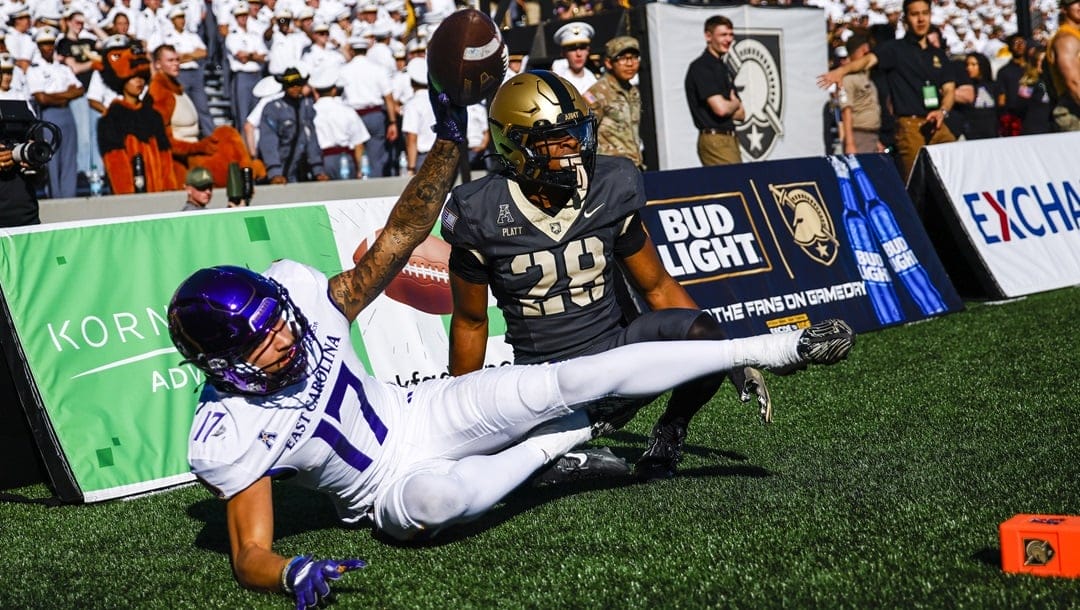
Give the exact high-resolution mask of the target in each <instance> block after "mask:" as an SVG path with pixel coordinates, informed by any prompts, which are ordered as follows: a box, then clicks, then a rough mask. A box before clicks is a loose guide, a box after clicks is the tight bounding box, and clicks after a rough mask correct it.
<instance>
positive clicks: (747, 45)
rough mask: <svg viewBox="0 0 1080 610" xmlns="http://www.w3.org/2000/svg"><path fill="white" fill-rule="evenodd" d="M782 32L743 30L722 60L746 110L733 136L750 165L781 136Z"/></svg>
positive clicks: (782, 92)
mask: <svg viewBox="0 0 1080 610" xmlns="http://www.w3.org/2000/svg"><path fill="white" fill-rule="evenodd" d="M781 33H782V30H757V29H755V30H745V31H742V32H739V33H738V38H739V40H738V41H737V42H736V43H735V44H734V45H732V46H731V50H730V51H729V52H728V53H727V55H726V57H725V60H726V61H727V64H728V67H729V68H730V69H731V72H732V74H734V79H733V80H734V81H735V88H736V89H737V90H738V92H739V97H740V98H741V99H742V102H743V108H745V110H746V119H745V120H744V121H743V122H741V123H739V124H737V126H736V128H735V135H736V137H738V138H739V146H740V147H741V148H742V150H743V153H745V154H747V155H749V156H750V158H751V160H753V161H760V160H761V159H764V158H765V157H767V156H768V155H769V153H770V152H771V151H772V149H773V146H775V144H776V138H778V137H780V136H782V135H784V124H783V112H784V86H783V85H784V81H783V75H782V74H781V71H780V49H781V40H780V37H781Z"/></svg>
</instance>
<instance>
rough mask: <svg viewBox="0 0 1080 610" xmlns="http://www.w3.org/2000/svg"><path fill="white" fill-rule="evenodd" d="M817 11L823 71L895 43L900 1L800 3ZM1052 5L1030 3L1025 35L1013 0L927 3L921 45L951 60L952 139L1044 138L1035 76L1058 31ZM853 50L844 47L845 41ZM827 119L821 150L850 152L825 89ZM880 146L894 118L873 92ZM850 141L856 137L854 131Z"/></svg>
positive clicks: (839, 105)
mask: <svg viewBox="0 0 1080 610" xmlns="http://www.w3.org/2000/svg"><path fill="white" fill-rule="evenodd" d="M806 3H807V4H809V5H814V6H819V7H821V8H823V9H824V10H825V14H826V19H827V27H828V41H829V53H830V57H829V60H830V67H836V66H839V65H842V64H843V63H845V62H848V61H850V60H851V55H852V51H853V50H855V48H857V47H859V46H861V44H862V42H863V41H866V42H868V43H869V47H868V49H869V50H870V51H872V50H873V48H874V47H875V46H876V45H878V44H880V43H881V42H884V41H886V40H890V39H893V38H902V37H903V36H904V34H905V32H906V29H905V27H904V24H903V18H902V15H903V3H902V0H807V2H806ZM1059 13H1060V9H1059V5H1058V2H1057V0H1036V1H1035V2H1032V3H1031V5H1030V13H1029V17H1030V26H1031V32H1030V34H1029V35H1027V36H1025V35H1022V34H1021V33H1020V32H1019V23H1018V15H1017V11H1016V3H1015V1H1014V0H991V1H990V2H985V1H976V0H932V1H931V2H930V23H931V34H930V37H929V40H930V41H931V43H932V44H934V45H935V46H937V47H939V48H941V49H942V50H943V51H944V52H945V53H946V54H947V55H948V57H949V60H950V62H951V66H950V68H951V78H952V79H953V80H954V81H955V84H956V105H955V107H954V112H952V113H951V114H950V116H949V117H948V118H947V119H946V123H947V124H948V126H949V128H950V130H951V131H952V132H953V133H954V134H955V135H956V136H957V137H958V138H960V139H968V140H974V139H983V138H991V137H1000V136H1015V135H1022V134H1024V135H1026V134H1036V133H1046V132H1048V131H1050V130H1051V125H1050V111H1051V103H1050V95H1049V94H1048V91H1047V86H1046V83H1045V79H1044V78H1043V76H1042V73H1043V69H1044V66H1043V57H1044V56H1045V54H1046V45H1047V44H1048V42H1049V41H1050V38H1051V36H1052V35H1053V33H1054V32H1055V31H1056V29H1057V26H1058V15H1059ZM852 42H856V43H858V44H855V45H852V44H850V43H852ZM833 93H834V95H833V98H832V100H831V102H830V110H829V112H828V116H829V118H830V119H831V120H832V122H833V126H834V129H832V130H831V131H830V134H829V136H827V138H828V139H829V141H828V142H827V148H828V149H830V150H832V151H836V152H840V151H844V150H846V151H849V152H850V151H852V150H853V148H854V146H853V145H852V144H851V143H850V142H849V143H846V144H845V142H844V141H843V135H844V133H845V130H847V133H848V135H849V137H850V135H851V133H850V130H848V129H847V128H848V127H849V126H847V125H845V124H844V123H843V116H844V114H843V110H844V108H845V106H848V105H849V104H850V101H849V100H848V99H847V98H850V97H852V90H851V89H850V87H849V88H848V91H847V92H841V91H840V90H839V89H837V90H834V91H833ZM879 93H880V97H881V100H880V102H881V103H880V112H881V113H882V115H883V116H882V120H881V121H874V122H873V124H875V125H877V124H880V130H881V133H880V136H881V143H880V144H879V146H878V148H879V149H880V150H885V151H893V150H895V148H894V147H895V143H896V142H895V139H894V136H895V125H894V117H891V116H889V115H890V107H891V103H890V100H889V99H888V92H887V91H880V92H879ZM855 135H856V136H858V135H859V134H858V133H856V134H855Z"/></svg>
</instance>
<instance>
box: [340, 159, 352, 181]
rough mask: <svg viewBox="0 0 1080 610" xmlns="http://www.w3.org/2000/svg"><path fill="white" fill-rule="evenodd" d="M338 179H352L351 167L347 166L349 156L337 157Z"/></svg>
mask: <svg viewBox="0 0 1080 610" xmlns="http://www.w3.org/2000/svg"><path fill="white" fill-rule="evenodd" d="M338 178H340V179H342V180H351V179H352V167H351V166H350V165H349V155H346V154H341V155H338Z"/></svg>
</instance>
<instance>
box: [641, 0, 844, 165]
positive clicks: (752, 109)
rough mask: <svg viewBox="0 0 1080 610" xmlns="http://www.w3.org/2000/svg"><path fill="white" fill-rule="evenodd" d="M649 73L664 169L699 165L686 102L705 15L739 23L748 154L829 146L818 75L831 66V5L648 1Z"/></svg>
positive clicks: (780, 155)
mask: <svg viewBox="0 0 1080 610" xmlns="http://www.w3.org/2000/svg"><path fill="white" fill-rule="evenodd" d="M646 15H647V16H646V18H647V20H648V33H649V49H651V52H650V53H649V63H650V66H649V73H650V76H651V78H652V93H653V99H654V101H655V108H656V112H655V115H656V133H657V136H658V138H657V140H658V142H657V146H658V147H659V149H658V150H657V153H658V155H659V162H660V167H659V169H661V170H669V169H684V168H688V167H701V161H699V160H698V156H697V137H698V131H697V128H695V127H694V122H693V120H692V119H691V118H690V110H689V106H688V105H687V102H686V90H685V88H684V82H685V80H686V69H687V68H688V67H689V66H690V62H692V61H694V60H695V59H697V57H698V56H700V55H701V54H702V53H703V52H704V51H705V33H704V31H705V20H706V19H708V18H709V17H711V16H713V15H724V16H726V17H728V18H729V19H731V21H732V22H733V23H734V26H735V27H734V30H735V43H734V44H733V45H732V47H731V50H730V51H729V52H728V54H727V63H728V65H729V67H730V69H731V72H732V73H733V74H734V75H735V86H736V87H737V88H738V89H739V90H740V97H741V99H742V101H743V106H744V108H745V109H746V119H745V120H744V121H742V122H740V123H738V124H737V126H736V136H737V137H738V139H739V144H740V147H741V148H742V158H743V161H744V162H751V161H765V160H775V159H791V158H796V157H820V156H822V155H823V154H824V153H825V142H824V118H823V113H824V105H825V102H826V101H827V99H828V95H827V94H826V93H825V92H824V91H822V90H821V89H819V88H818V87H817V84H816V83H815V76H817V75H818V74H821V73H823V72H825V70H826V69H828V57H829V51H828V49H827V47H826V40H825V12H824V11H823V10H822V9H819V8H812V7H785V8H783V9H776V8H763V7H755V6H749V5H747V6H728V7H712V6H710V7H695V6H680V5H672V4H664V3H659V2H652V3H649V4H648V5H646Z"/></svg>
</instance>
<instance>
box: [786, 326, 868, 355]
mask: <svg viewBox="0 0 1080 610" xmlns="http://www.w3.org/2000/svg"><path fill="white" fill-rule="evenodd" d="M853 345H855V331H853V330H852V329H851V327H850V326H848V324H847V322H844V321H843V320H825V321H823V322H818V323H817V324H814V325H813V326H811V327H810V328H807V329H806V330H804V331H802V335H801V336H800V337H799V343H798V345H797V346H796V348H795V349H796V351H798V353H799V357H800V358H802V359H803V360H804V361H805V362H808V363H810V364H836V363H837V362H840V361H841V360H843V359H844V358H847V355H848V352H850V351H851V347H852V346H853Z"/></svg>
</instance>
